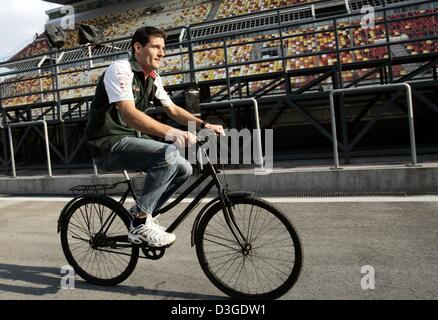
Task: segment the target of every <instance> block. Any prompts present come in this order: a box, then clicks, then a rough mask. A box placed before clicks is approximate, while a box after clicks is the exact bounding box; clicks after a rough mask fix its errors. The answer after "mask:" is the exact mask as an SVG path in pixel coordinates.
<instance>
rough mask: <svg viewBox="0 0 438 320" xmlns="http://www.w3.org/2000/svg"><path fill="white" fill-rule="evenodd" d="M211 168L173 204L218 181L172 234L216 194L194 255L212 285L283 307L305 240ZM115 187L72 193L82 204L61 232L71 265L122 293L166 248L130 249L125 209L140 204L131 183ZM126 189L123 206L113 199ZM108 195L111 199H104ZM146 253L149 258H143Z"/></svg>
mask: <svg viewBox="0 0 438 320" xmlns="http://www.w3.org/2000/svg"><path fill="white" fill-rule="evenodd" d="M197 147H198V148H199V149H198V150H203V152H204V154H205V159H206V163H205V165H203V166H202V170H201V176H200V177H199V178H198V179H197V180H196V181H195V182H194V183H193V184H192V185H191V186H190V187H188V188H187V189H186V190H185V191H184V192H183V193H182V194H181V195H179V196H178V197H177V198H176V199H175V200H174V201H173V202H172V203H170V204H168V205H167V206H165V207H163V208H162V209H160V210H159V212H157V213H158V214H161V213H165V212H167V211H169V210H170V209H172V208H173V207H175V206H176V205H177V204H178V203H180V202H181V201H182V200H183V199H184V198H185V197H187V195H189V194H190V193H191V192H192V191H193V190H194V189H195V188H196V187H198V186H199V185H200V184H201V183H202V182H204V181H205V180H207V179H208V178H211V179H210V181H209V182H208V184H207V185H206V186H205V187H204V188H203V189H202V191H200V192H199V194H198V195H197V196H196V197H195V198H194V199H193V201H192V202H191V203H190V204H189V205H188V206H187V207H186V208H185V210H184V211H183V212H182V213H181V214H180V215H179V216H178V217H177V218H176V219H175V221H174V222H173V223H172V224H171V225H170V226H169V227H168V228H167V229H166V231H167V232H173V231H174V230H176V228H177V227H178V226H179V225H180V224H181V223H182V222H183V221H184V219H185V218H187V216H188V215H189V214H190V213H191V212H193V210H194V209H195V208H196V207H197V205H198V204H199V203H201V201H202V199H203V198H204V197H206V196H207V194H208V192H209V191H210V189H211V188H213V187H214V186H215V187H216V188H217V190H218V196H217V197H216V198H214V199H213V200H211V201H210V202H208V203H207V204H206V205H205V206H204V207H203V208H202V209H201V211H200V212H199V214H198V216H197V217H196V219H195V222H194V224H193V228H192V241H191V244H192V247H193V246H196V254H197V257H198V260H199V263H200V264H201V267H202V270H203V271H204V272H205V274H206V275H207V277H208V279H210V280H211V282H212V283H213V284H214V285H215V286H216V287H217V288H218V289H219V290H221V291H222V292H224V293H225V294H227V295H229V296H231V297H233V298H239V299H276V298H278V297H280V296H282V295H283V294H285V293H286V292H288V291H289V290H290V289H291V288H292V286H293V285H294V284H295V282H296V281H297V279H298V276H299V274H300V271H301V265H302V248H301V244H300V240H299V237H298V234H297V232H296V231H295V229H294V227H293V226H292V224H291V223H290V221H289V220H288V219H287V217H286V216H285V215H284V214H283V213H282V212H281V211H280V210H279V209H278V208H276V207H274V206H273V205H272V204H270V203H269V202H267V201H264V200H263V199H260V198H257V197H256V196H254V195H253V194H252V193H251V192H245V191H241V192H229V191H228V190H227V188H226V187H224V186H223V185H222V183H221V182H220V180H219V178H218V173H220V172H221V171H220V170H219V169H217V168H216V167H215V166H213V165H212V164H211V163H210V160H209V159H208V156H207V153H206V151H205V149H204V148H203V147H202V143H201V142H199V141H198V143H197ZM125 176H126V180H125V181H122V182H118V183H115V184H112V185H88V186H83V185H82V186H77V187H74V188H72V191H73V193H74V195H75V197H74V198H73V199H72V200H71V201H70V202H69V203H68V204H67V205H66V206H65V207H64V208H63V210H62V212H61V214H60V217H59V220H58V232H60V233H61V243H62V249H63V251H64V254H65V256H66V258H67V261H68V263H69V264H70V265H71V266H72V267H73V268H74V270H75V272H76V273H77V274H78V275H79V276H81V277H82V278H83V279H84V280H86V281H88V282H90V283H94V284H98V285H116V284H118V283H120V282H122V281H124V280H125V279H127V278H128V277H129V275H130V274H131V273H132V272H133V271H134V269H135V266H136V264H137V261H138V258H139V257H140V258H145V259H152V260H157V259H160V258H161V257H163V255H164V253H165V251H166V248H151V247H148V246H146V245H136V244H132V243H130V242H129V241H128V236H127V234H128V230H129V226H130V223H131V216H130V214H129V213H128V211H127V210H126V208H125V207H124V206H123V204H124V202H125V201H126V199H127V197H128V196H130V195H132V196H133V198H134V200H135V201H136V200H137V195H136V192H135V189H134V187H133V185H132V183H131V180H130V178H129V176H128V175H127V174H126V172H125ZM120 184H126V185H127V190H126V192H125V193H124V195H123V196H122V197H121V199H120V201H116V200H114V199H113V198H111V197H110V196H108V195H106V194H105V191H106V190H108V189H112V188H115V187H117V186H118V185H120ZM102 193H103V194H102ZM140 250H141V252H142V253H143V255H141V253H140Z"/></svg>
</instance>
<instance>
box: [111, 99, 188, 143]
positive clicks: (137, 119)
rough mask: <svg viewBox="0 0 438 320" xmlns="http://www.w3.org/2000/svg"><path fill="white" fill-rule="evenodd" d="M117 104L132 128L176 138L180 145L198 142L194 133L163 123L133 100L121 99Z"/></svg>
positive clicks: (175, 140) (125, 120)
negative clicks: (137, 105)
mask: <svg viewBox="0 0 438 320" xmlns="http://www.w3.org/2000/svg"><path fill="white" fill-rule="evenodd" d="M116 105H117V109H118V110H119V112H120V115H121V116H122V119H123V121H124V122H125V123H126V124H127V125H128V126H129V127H131V128H134V129H136V130H138V131H140V132H142V133H146V134H150V135H152V136H156V137H160V138H168V139H169V138H171V139H174V142H176V143H177V144H178V145H180V146H184V145H187V144H192V143H195V142H196V137H195V136H194V135H193V134H191V133H189V132H183V131H181V130H178V129H175V128H173V127H171V126H168V125H166V124H163V123H161V122H159V121H156V120H155V119H153V118H152V117H150V116H148V115H146V114H144V113H143V112H141V111H139V110H138V109H137V108H136V107H135V104H134V101H132V100H124V101H119V102H116Z"/></svg>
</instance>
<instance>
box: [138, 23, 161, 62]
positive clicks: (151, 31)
mask: <svg viewBox="0 0 438 320" xmlns="http://www.w3.org/2000/svg"><path fill="white" fill-rule="evenodd" d="M150 36H155V37H160V38H163V39H164V40H166V38H167V35H166V33H165V32H164V31H163V30H161V29H158V28H155V27H141V28H138V29H137V30H136V31H135V33H134V35H133V36H132V40H131V50H132V56H134V54H135V49H134V43H136V42H138V43H140V44H141V45H142V46H143V47H144V46H145V45H146V44H147V43H148V42H149V37H150Z"/></svg>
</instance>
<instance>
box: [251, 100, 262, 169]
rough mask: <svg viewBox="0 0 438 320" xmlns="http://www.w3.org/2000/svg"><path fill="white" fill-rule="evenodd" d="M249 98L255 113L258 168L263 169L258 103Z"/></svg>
mask: <svg viewBox="0 0 438 320" xmlns="http://www.w3.org/2000/svg"><path fill="white" fill-rule="evenodd" d="M250 100H252V102H253V104H254V113H255V122H256V130H257V131H256V137H257V141H256V145H257V149H258V158H259V161H260V169H261V170H264V169H265V167H264V164H263V155H262V153H263V150H262V135H261V129H260V118H259V107H258V103H257V100H256V99H254V98H251V99H250Z"/></svg>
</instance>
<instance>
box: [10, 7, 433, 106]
mask: <svg viewBox="0 0 438 320" xmlns="http://www.w3.org/2000/svg"><path fill="white" fill-rule="evenodd" d="M304 2H307V1H305V0H301V1H299V0H297V1H286V0H249V1H243V0H238V1H231V0H222V1H221V5H220V7H219V10H218V12H217V14H216V18H223V17H227V16H230V15H240V14H244V13H248V12H253V11H260V10H264V9H269V8H276V7H283V6H286V5H292V4H297V3H304ZM212 7H213V2H212V1H203V0H192V1H189V0H185V1H173V2H172V6H171V7H169V8H170V9H169V8H167V9H169V10H167V9H166V10H167V11H163V12H159V13H155V14H150V15H144V14H143V10H141V8H139V9H132V10H128V11H125V12H120V13H117V14H111V15H107V16H102V17H98V18H95V19H92V20H89V21H87V22H88V23H90V24H93V25H96V26H98V27H100V28H102V30H103V35H104V37H105V38H106V39H114V38H119V37H123V36H127V35H130V34H131V33H132V32H133V31H134V30H135V29H136V28H138V27H140V26H142V25H154V26H158V27H162V28H170V27H175V26H180V25H186V24H192V23H196V22H201V21H204V20H205V19H206V18H207V16H208V15H209V13H210V10H211V9H212ZM434 12H438V9H429V10H419V11H412V12H401V13H400V12H392V13H391V12H390V13H388V20H389V22H388V37H389V38H390V39H391V40H392V41H398V40H400V39H410V40H412V39H419V38H425V37H430V36H432V35H435V36H436V35H437V33H438V32H437V31H438V30H437V22H438V21H437V20H438V17H435V16H428V17H422V16H423V15H428V14H431V13H434ZM401 18H409V19H407V20H401V21H398V19H401ZM382 21H383V17H382V16H381V15H380V16H378V17H377V19H376V25H375V27H374V28H368V29H366V28H362V27H361V26H360V17H358V18H348V19H344V20H340V21H338V23H337V29H338V30H337V31H338V36H339V47H340V48H341V49H345V51H343V52H341V53H340V56H339V58H340V62H341V63H342V64H349V63H354V62H360V61H370V60H376V59H384V58H387V57H388V47H387V45H386V43H385V41H386V37H387V35H386V29H385V25H384V24H383V23H382ZM276 32H277V31H273V32H272V33H271V34H255V33H254V34H251V35H245V36H241V37H237V38H229V39H227V56H228V61H227V62H228V64H231V66H230V67H229V70H228V74H229V76H230V77H240V76H246V75H254V74H265V73H271V72H279V71H283V67H285V68H286V70H287V71H292V70H297V69H307V68H314V67H320V66H330V65H334V64H335V63H337V60H338V56H337V54H336V53H334V52H327V51H333V50H335V49H336V39H335V30H334V27H333V25H332V23H331V21H328V22H326V23H319V24H316V23H308V24H306V25H303V26H299V27H290V28H288V29H286V30H285V29H283V37H284V39H283V45H284V46H283V51H284V55H286V56H288V57H289V58H287V59H286V61H285V63H284V65H283V62H282V61H281V60H274V61H261V62H254V61H257V60H259V59H262V60H263V59H265V58H269V59H270V60H271V59H275V58H276V57H280V56H281V43H280V39H279V34H278V33H276ZM66 34H67V41H66V42H67V43H66V47H76V46H77V45H78V36H77V30H70V31H67V32H66ZM256 40H264V41H263V42H257V43H253V42H254V41H256ZM376 44H378V45H379V46H377V47H373V48H366V49H364V48H362V49H354V47H356V46H366V45H376ZM401 46H403V47H404V48H405V51H403V50H402V51H401V53H398V54H402V55H417V54H427V53H430V52H437V50H438V45H437V41H433V40H424V41H420V42H415V43H410V44H408V45H401ZM395 47H396V46H392V47H391V51H393V50H394V48H395ZM399 47H400V45H399ZM192 49H193V50H194V51H195V52H194V65H195V68H197V69H202V68H209V67H218V68H219V69H214V70H204V71H197V72H195V78H196V80H197V81H208V80H214V79H224V78H225V77H226V75H227V72H226V70H225V68H224V65H225V52H224V49H223V42H221V41H218V40H215V41H213V42H208V41H204V42H203V43H199V44H196V45H194V46H193V48H192ZM47 50H48V47H47V43H46V42H45V41H42V39H40V38H39V39H37V40H36V41H35V42H34V43H33V44H32V45H30V46H28V47H27V48H25V49H23V50H22V51H21V52H20V53H19V54H17V55H16V58H22V57H26V56H29V55H35V54H40V53H43V52H46V51H47ZM183 50H184V51H183V52H184V53H183V54H182V55H181V54H179V53H180V49H179V48H178V47H174V48H172V49H169V50H167V53H168V54H174V53H175V54H176V55H173V56H169V57H166V58H165V59H163V61H162V67H161V69H160V70H159V72H160V73H161V74H162V76H163V81H164V84H165V85H174V84H180V83H181V82H184V81H186V80H187V79H188V75H187V74H184V73H181V74H175V73H177V72H179V71H184V70H188V69H189V55H188V52H187V48H186V47H185V48H184V49H183ZM393 56H394V53H393ZM240 63H249V64H247V65H237V66H236V65H233V64H240ZM103 70H104V69H93V70H88V69H87V68H86V67H85V66H84V67H81V68H79V69H72V68H68V69H64V70H63V71H64V72H68V71H69V72H70V73H68V74H62V75H60V78H59V83H60V87H61V88H67V87H71V86H77V85H84V84H89V85H90V87H87V88H84V89H69V90H63V91H61V97H62V98H72V97H78V96H88V95H92V94H93V93H94V87H93V85H94V84H95V83H96V81H97V79H98V77H99V75H100V74H101V73H102V72H103ZM368 71H369V69H362V70H356V71H345V72H344V73H343V74H342V77H343V80H344V82H350V81H352V80H354V79H356V78H358V77H360V76H361V75H363V74H365V73H366V72H368ZM392 71H393V75H394V76H395V77H399V76H403V75H404V74H406V73H407V71H406V70H405V68H404V67H403V66H394V67H393V70H392ZM166 73H172V74H170V75H166ZM378 77H379V74H374V75H372V76H371V77H370V79H377V78H378ZM312 79H313V76H312V77H307V76H306V77H296V78H292V80H291V84H292V87H299V86H300V85H302V84H303V83H305V82H308V81H310V80H312ZM15 80H20V83H11V84H5V85H3V87H4V88H6V89H4V90H5V92H7V96H11V95H14V94H21V93H26V92H28V91H29V90H27V91H26V89H25V88H39V81H37V80H31V79H29V78H26V77H17V78H15ZM264 84H265V82H263V81H255V82H253V83H251V86H250V89H252V90H256V89H257V88H260V87H261V86H263V85H264ZM51 86H52V83H51V79H50V78H48V79H45V80H44V81H43V87H44V88H49V89H50V88H51ZM38 90H39V89H37V90H32V91H38ZM215 90H216V89H215ZM217 90H220V89H217ZM44 99H48V100H51V99H53V96H51V95H47V96H44V97H43V100H44ZM37 101H41V96H40V95H31V96H29V97H22V98H13V99H9V100H4V101H3V105H4V106H9V105H14V104H23V103H32V102H37Z"/></svg>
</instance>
